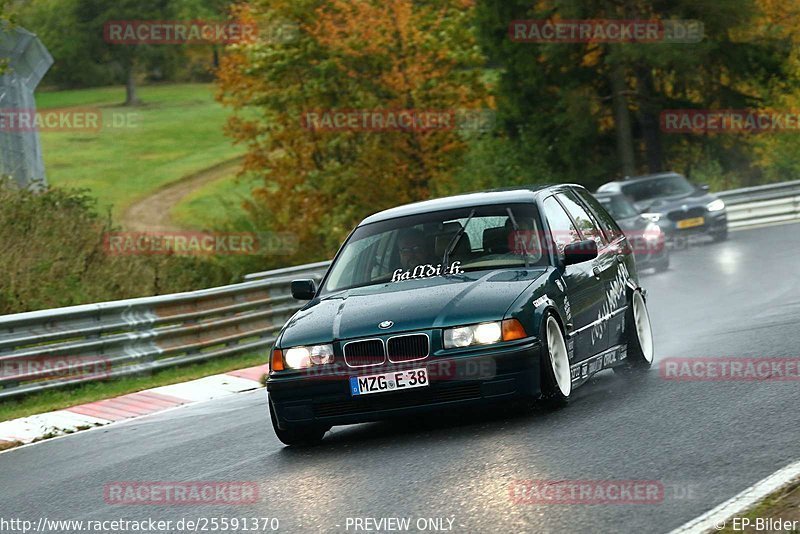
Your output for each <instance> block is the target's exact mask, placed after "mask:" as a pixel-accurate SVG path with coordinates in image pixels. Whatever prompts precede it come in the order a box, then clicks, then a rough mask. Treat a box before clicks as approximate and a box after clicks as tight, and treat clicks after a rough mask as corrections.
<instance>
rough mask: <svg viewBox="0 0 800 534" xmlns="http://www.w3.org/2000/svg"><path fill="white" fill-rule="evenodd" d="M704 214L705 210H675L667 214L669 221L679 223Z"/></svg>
mask: <svg viewBox="0 0 800 534" xmlns="http://www.w3.org/2000/svg"><path fill="white" fill-rule="evenodd" d="M705 214H706V210H705V208H699V207H698V208H690V209H688V210H687V211H683V210H676V211H671V212H669V215H668V217H669V220H670V221H680V220H683V219H693V218H694V217H702V216H704V215H705Z"/></svg>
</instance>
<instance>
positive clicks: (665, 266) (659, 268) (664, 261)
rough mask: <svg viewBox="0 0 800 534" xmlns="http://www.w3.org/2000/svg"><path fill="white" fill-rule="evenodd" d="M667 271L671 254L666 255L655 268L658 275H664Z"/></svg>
mask: <svg viewBox="0 0 800 534" xmlns="http://www.w3.org/2000/svg"><path fill="white" fill-rule="evenodd" d="M667 269H669V254H665V255H664V258H663V259H662V260H661V261H660V262H658V263H656V265H655V267H654V268H653V270H654V271H655V272H657V273H663V272H664V271H666V270H667Z"/></svg>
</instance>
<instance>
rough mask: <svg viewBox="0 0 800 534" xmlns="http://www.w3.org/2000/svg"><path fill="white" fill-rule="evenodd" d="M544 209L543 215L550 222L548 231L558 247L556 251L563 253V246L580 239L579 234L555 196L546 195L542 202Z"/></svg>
mask: <svg viewBox="0 0 800 534" xmlns="http://www.w3.org/2000/svg"><path fill="white" fill-rule="evenodd" d="M542 206H543V209H544V216H545V217H546V218H547V221H548V222H549V223H550V232H551V233H552V234H553V242H554V243H555V244H556V247H557V248H558V253H559V254H561V255H563V254H564V247H566V246H567V245H569V244H570V243H575V242H577V241H580V240H581V238H580V234H578V230H577V229H576V228H575V225H574V224H572V219H570V218H569V215H567V212H566V211H564V208H562V207H561V204H559V203H558V201H557V200H556V197H548V198H547V199H545V201H544V202H543V203H542Z"/></svg>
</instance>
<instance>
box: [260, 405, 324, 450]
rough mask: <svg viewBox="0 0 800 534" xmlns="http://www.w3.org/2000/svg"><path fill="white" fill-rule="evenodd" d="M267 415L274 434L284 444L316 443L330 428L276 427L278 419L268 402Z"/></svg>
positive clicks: (301, 444)
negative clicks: (270, 420)
mask: <svg viewBox="0 0 800 534" xmlns="http://www.w3.org/2000/svg"><path fill="white" fill-rule="evenodd" d="M269 415H270V418H271V419H272V428H273V429H274V430H275V435H276V436H278V439H279V440H280V441H281V443H283V444H284V445H290V446H296V447H303V446H306V447H307V446H311V445H316V444H318V443H319V442H321V441H322V438H323V436H325V433H326V432H327V431H328V430H330V427H328V428H325V427H318V426H307V427H298V428H291V429H285V430H283V429H280V428H278V419H277V417H275V409H274V408H273V407H272V403H270V404H269Z"/></svg>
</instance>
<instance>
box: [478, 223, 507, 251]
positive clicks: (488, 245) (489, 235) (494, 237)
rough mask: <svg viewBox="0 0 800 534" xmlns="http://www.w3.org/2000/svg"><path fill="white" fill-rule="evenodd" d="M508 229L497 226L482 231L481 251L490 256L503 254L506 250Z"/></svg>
mask: <svg viewBox="0 0 800 534" xmlns="http://www.w3.org/2000/svg"><path fill="white" fill-rule="evenodd" d="M508 235H509V231H508V228H506V227H504V226H499V227H497V228H487V229H486V230H484V231H483V250H484V251H485V252H488V253H490V254H505V253H507V252H509V248H508Z"/></svg>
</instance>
